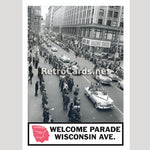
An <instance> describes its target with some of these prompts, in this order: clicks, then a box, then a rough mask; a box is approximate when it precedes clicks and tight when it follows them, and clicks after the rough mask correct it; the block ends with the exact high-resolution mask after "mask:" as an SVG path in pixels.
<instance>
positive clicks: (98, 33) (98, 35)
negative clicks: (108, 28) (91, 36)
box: [96, 31, 100, 39]
mask: <svg viewBox="0 0 150 150" xmlns="http://www.w3.org/2000/svg"><path fill="white" fill-rule="evenodd" d="M99 37H100V31H97V32H96V38H97V39H99Z"/></svg>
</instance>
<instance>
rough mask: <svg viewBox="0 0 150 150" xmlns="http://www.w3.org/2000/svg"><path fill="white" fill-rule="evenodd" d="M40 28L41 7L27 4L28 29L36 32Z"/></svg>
mask: <svg viewBox="0 0 150 150" xmlns="http://www.w3.org/2000/svg"><path fill="white" fill-rule="evenodd" d="M40 29H41V7H40V6H28V30H29V31H32V32H34V33H35V34H37V33H38V32H39V31H40Z"/></svg>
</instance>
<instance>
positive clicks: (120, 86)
mask: <svg viewBox="0 0 150 150" xmlns="http://www.w3.org/2000/svg"><path fill="white" fill-rule="evenodd" d="M118 87H119V88H121V89H123V88H124V84H123V80H121V81H119V82H118Z"/></svg>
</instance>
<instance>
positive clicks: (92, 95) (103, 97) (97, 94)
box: [84, 87, 113, 109]
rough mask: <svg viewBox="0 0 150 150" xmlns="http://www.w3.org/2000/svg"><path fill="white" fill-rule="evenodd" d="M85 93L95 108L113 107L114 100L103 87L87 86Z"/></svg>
mask: <svg viewBox="0 0 150 150" xmlns="http://www.w3.org/2000/svg"><path fill="white" fill-rule="evenodd" d="M84 94H85V95H86V96H87V97H88V98H89V99H90V100H91V101H92V102H93V104H94V106H95V108H99V109H110V108H112V107H113V100H112V99H111V98H110V97H109V96H108V94H107V92H106V91H105V90H104V89H103V88H102V87H100V88H95V87H92V88H91V87H86V88H85V90H84Z"/></svg>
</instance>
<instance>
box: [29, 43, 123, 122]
mask: <svg viewBox="0 0 150 150" xmlns="http://www.w3.org/2000/svg"><path fill="white" fill-rule="evenodd" d="M51 44H52V45H53V46H55V47H57V49H58V52H55V55H56V56H58V57H59V56H61V55H62V54H65V55H67V56H68V57H69V58H70V59H71V61H77V62H78V64H79V66H80V67H81V68H83V67H87V68H88V69H91V70H92V69H93V67H94V65H93V64H92V63H91V62H90V61H88V60H85V59H84V58H82V57H77V58H76V57H75V55H74V52H73V51H70V52H66V51H65V50H63V49H62V48H61V47H59V46H58V45H56V44H55V43H51ZM48 50H49V51H51V50H50V48H48ZM39 57H40V63H39V66H40V67H47V68H52V66H51V65H50V64H48V63H44V58H42V57H41V56H39ZM33 73H34V77H33V84H32V85H31V84H30V83H29V84H28V108H29V110H28V121H29V122H31V121H32V122H42V121H43V118H42V113H43V109H42V100H41V99H42V97H41V94H40V93H39V94H38V96H37V97H35V96H34V86H35V82H36V81H37V80H38V77H37V69H35V68H34V67H33ZM73 78H74V82H75V85H76V84H78V85H79V88H80V92H79V96H80V99H81V104H80V106H81V122H122V121H123V91H122V90H120V89H119V88H118V87H117V84H116V83H113V84H112V85H111V86H103V88H104V89H106V90H107V91H108V95H109V96H110V97H111V98H112V99H113V100H114V108H112V109H109V110H98V109H95V107H94V105H93V103H92V102H91V101H90V100H89V99H88V98H87V97H86V96H85V95H84V88H85V87H87V86H89V85H90V82H91V81H92V82H96V81H95V80H94V79H93V78H92V77H91V76H88V75H86V76H85V75H84V76H83V75H81V76H73ZM44 80H45V85H46V91H47V95H48V104H49V107H50V114H51V116H52V118H53V119H54V122H68V110H63V100H62V94H61V92H60V89H59V77H58V76H56V75H44ZM70 97H71V102H73V94H71V93H70Z"/></svg>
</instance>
